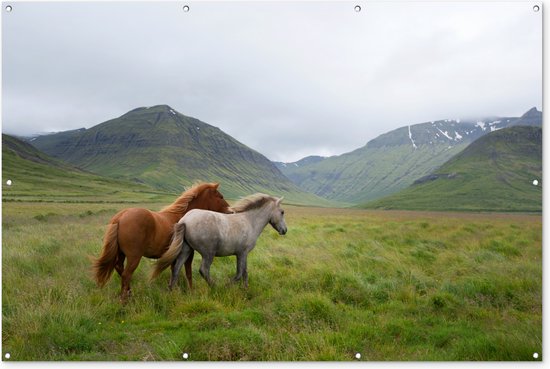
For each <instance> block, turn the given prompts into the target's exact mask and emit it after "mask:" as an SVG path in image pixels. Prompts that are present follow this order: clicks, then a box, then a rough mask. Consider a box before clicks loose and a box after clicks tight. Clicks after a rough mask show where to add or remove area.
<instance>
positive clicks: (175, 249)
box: [151, 223, 185, 279]
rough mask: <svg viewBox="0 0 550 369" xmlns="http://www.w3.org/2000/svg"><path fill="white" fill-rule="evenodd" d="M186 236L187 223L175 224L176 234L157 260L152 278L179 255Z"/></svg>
mask: <svg viewBox="0 0 550 369" xmlns="http://www.w3.org/2000/svg"><path fill="white" fill-rule="evenodd" d="M184 236H185V224H184V223H176V225H174V235H173V236H172V241H171V242H170V246H169V247H168V250H166V252H165V253H164V254H162V256H161V257H160V258H159V259H158V260H157V262H156V263H155V268H154V269H153V272H152V273H151V279H154V278H156V277H158V275H159V274H160V273H162V271H163V270H164V269H166V268H168V267H169V266H170V265H172V263H173V262H174V260H176V258H177V257H178V255H179V253H180V251H181V247H182V246H183V238H184Z"/></svg>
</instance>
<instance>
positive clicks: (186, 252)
mask: <svg viewBox="0 0 550 369" xmlns="http://www.w3.org/2000/svg"><path fill="white" fill-rule="evenodd" d="M192 254H193V249H192V248H191V247H190V246H189V245H188V244H187V243H185V242H184V243H183V247H182V249H181V251H180V253H179V255H178V257H177V258H176V260H175V261H174V262H173V263H172V265H171V267H172V275H171V276H170V283H169V284H168V288H170V289H172V288H173V287H174V285H175V284H176V283H177V281H178V278H179V275H180V271H181V267H182V266H183V263H185V262H186V261H187V259H189V258H190V256H191V255H192ZM191 261H193V258H191ZM186 273H187V271H186Z"/></svg>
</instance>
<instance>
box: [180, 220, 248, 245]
mask: <svg viewBox="0 0 550 369" xmlns="http://www.w3.org/2000/svg"><path fill="white" fill-rule="evenodd" d="M241 218H242V217H241V216H239V215H237V214H221V213H216V212H213V211H209V210H191V211H190V212H189V213H187V214H186V215H185V216H184V217H183V218H182V219H181V220H180V223H185V240H186V242H187V243H188V244H189V245H190V246H191V247H192V248H193V249H194V250H196V251H198V252H199V253H201V254H202V253H204V252H208V253H213V254H214V255H215V256H228V255H235V253H237V252H239V249H240V248H243V247H246V246H247V244H248V242H247V239H248V237H247V233H248V232H247V229H246V223H244V222H242V219H241Z"/></svg>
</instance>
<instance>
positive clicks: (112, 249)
mask: <svg viewBox="0 0 550 369" xmlns="http://www.w3.org/2000/svg"><path fill="white" fill-rule="evenodd" d="M218 186H219V184H218V183H202V184H198V185H195V186H193V187H192V188H190V189H189V190H187V191H185V192H184V193H183V194H182V195H181V196H180V197H179V198H178V199H177V200H176V201H174V203H173V204H172V205H169V206H167V207H165V208H164V209H162V210H161V211H159V212H155V211H150V210H147V209H143V208H129V209H124V210H122V211H120V212H119V213H118V214H116V215H115V216H114V217H113V218H112V219H111V221H110V223H109V226H108V228H107V231H106V232H105V237H104V240H103V250H102V251H101V255H100V256H99V258H97V259H95V260H94V261H93V265H92V269H93V272H94V279H95V281H96V282H97V284H98V286H100V287H103V286H104V285H105V283H107V281H108V280H109V278H110V277H111V274H112V273H113V269H116V271H117V272H118V274H119V275H120V277H121V279H122V289H121V292H120V299H121V301H122V302H126V300H127V298H128V297H129V296H130V279H131V278H132V273H134V271H135V270H136V268H137V266H138V265H139V262H140V260H141V257H142V256H145V257H148V258H151V259H158V258H160V257H161V256H162V254H164V252H165V251H166V250H167V249H168V246H169V244H170V239H171V238H172V232H173V228H174V224H176V223H177V222H178V220H180V218H181V217H182V216H183V215H184V214H185V213H187V212H188V211H189V210H192V209H205V210H213V211H216V212H223V213H231V211H230V209H229V204H228V203H227V202H226V201H225V200H224V198H223V196H222V194H221V193H220V192H218ZM125 258H127V259H128V260H127V261H126V267H124V259H125ZM190 259H191V261H189V260H188V261H187V262H186V263H185V274H186V276H187V279H188V280H189V281H190V282H191V262H192V261H193V260H192V259H193V258H192V257H191V258H190Z"/></svg>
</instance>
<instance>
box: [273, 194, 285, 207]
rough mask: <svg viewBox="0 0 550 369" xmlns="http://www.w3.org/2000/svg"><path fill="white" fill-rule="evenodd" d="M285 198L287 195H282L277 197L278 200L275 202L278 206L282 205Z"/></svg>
mask: <svg viewBox="0 0 550 369" xmlns="http://www.w3.org/2000/svg"><path fill="white" fill-rule="evenodd" d="M284 198H285V197H284V196H283V197H281V198H280V199H277V202H276V203H275V204H276V205H277V206H279V205H281V203H282V202H283V199H284Z"/></svg>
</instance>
